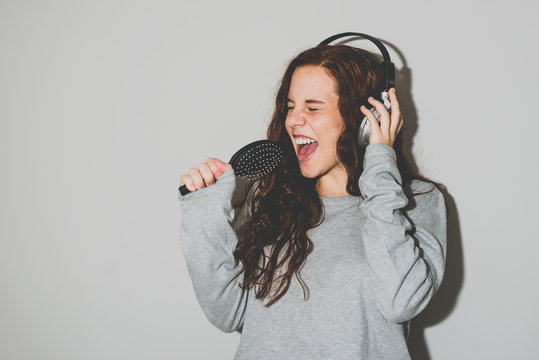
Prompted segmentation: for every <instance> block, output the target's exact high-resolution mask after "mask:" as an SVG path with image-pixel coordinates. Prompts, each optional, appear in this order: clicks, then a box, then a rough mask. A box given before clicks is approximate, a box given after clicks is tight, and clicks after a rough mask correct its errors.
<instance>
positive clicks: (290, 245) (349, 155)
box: [234, 45, 422, 307]
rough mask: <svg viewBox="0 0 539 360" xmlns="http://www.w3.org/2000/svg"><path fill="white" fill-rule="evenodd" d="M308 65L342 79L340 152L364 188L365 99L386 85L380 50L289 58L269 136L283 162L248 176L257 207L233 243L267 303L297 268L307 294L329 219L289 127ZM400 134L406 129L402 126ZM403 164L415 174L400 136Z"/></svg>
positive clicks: (352, 181)
mask: <svg viewBox="0 0 539 360" xmlns="http://www.w3.org/2000/svg"><path fill="white" fill-rule="evenodd" d="M302 66H319V67H322V68H324V69H325V71H326V72H327V74H329V75H330V76H331V77H332V78H333V79H334V81H335V84H336V91H337V95H338V96H339V104H338V106H339V111H340V114H341V117H342V119H343V122H344V129H343V132H342V134H341V135H340V137H339V139H338V141H337V155H338V157H339V160H340V162H341V163H342V164H343V165H344V166H345V168H346V171H347V175H348V182H347V186H346V191H347V192H348V193H349V194H350V195H353V196H362V194H361V192H360V189H359V184H358V182H359V177H360V176H361V173H362V171H363V158H364V155H365V149H364V148H361V147H359V146H358V145H357V142H356V136H357V133H358V129H359V125H360V122H361V119H362V118H363V116H364V115H363V113H362V112H361V111H360V107H361V105H365V106H367V108H370V106H369V104H368V102H367V99H368V97H369V96H378V95H379V94H380V92H381V91H382V90H383V85H384V84H383V80H384V79H383V77H384V74H383V71H382V68H381V66H380V63H379V62H378V61H377V60H376V58H375V57H374V56H373V55H372V54H370V53H368V52H366V51H364V50H360V49H357V48H353V47H349V46H345V45H337V46H329V45H322V46H317V47H314V48H311V49H308V50H305V51H303V52H302V53H300V54H299V55H298V56H296V57H295V58H294V59H292V61H291V62H290V63H289V65H288V67H287V69H286V71H285V73H284V75H283V78H282V81H281V84H280V87H279V90H278V93H277V98H276V101H275V110H274V113H273V116H272V119H271V122H270V124H269V126H268V131H267V137H268V139H270V140H273V141H276V142H278V143H279V144H280V145H281V146H282V148H283V149H284V156H283V160H282V163H281V165H280V166H279V167H278V168H277V169H276V170H275V171H274V172H273V173H272V174H270V175H268V176H266V177H264V178H262V179H259V180H257V181H254V182H248V184H247V189H248V190H247V192H248V194H249V195H248V197H247V202H248V203H247V205H248V207H249V209H250V214H249V216H248V217H247V219H246V221H245V223H244V225H243V227H242V229H241V230H240V233H239V240H238V244H237V246H236V249H235V251H234V257H235V259H236V261H239V262H241V263H242V265H243V280H242V281H241V282H240V287H241V288H242V289H251V288H254V291H255V295H256V298H257V299H259V300H264V299H266V298H269V299H268V301H267V303H266V306H268V307H269V306H271V305H273V304H274V303H275V302H277V301H278V300H279V299H280V298H281V297H283V296H284V294H285V293H286V292H287V291H288V289H289V287H290V283H291V280H292V276H295V277H296V279H297V280H298V282H299V283H300V284H301V287H302V289H303V293H304V298H305V299H306V300H307V299H308V287H307V286H306V284H305V283H304V282H303V280H302V279H301V275H300V273H301V269H302V267H303V265H304V264H305V260H306V259H307V256H308V255H309V254H310V253H311V252H312V250H313V243H312V241H311V240H310V239H309V237H308V236H307V232H308V230H310V229H312V228H314V227H316V226H318V225H319V224H320V223H321V222H322V221H323V216H324V215H323V214H324V211H323V206H322V202H321V200H320V197H319V195H318V194H317V192H316V190H315V186H316V181H317V179H316V178H315V179H309V178H305V177H303V176H302V174H301V171H300V168H299V163H298V159H297V156H296V153H295V150H294V146H293V144H292V141H291V139H290V136H289V135H288V133H287V131H286V129H285V120H286V115H287V113H288V108H287V98H288V91H289V88H290V83H291V80H292V75H293V73H294V71H295V70H296V69H297V68H299V67H302ZM399 135H400V133H399ZM394 148H395V152H396V154H397V165H398V168H399V171H400V173H401V176H402V180H403V183H404V182H406V181H408V180H411V179H412V178H422V177H421V176H419V175H418V174H412V169H413V168H412V167H411V165H410V164H409V163H408V161H407V160H406V158H405V157H404V155H403V152H402V140H401V136H397V138H396V140H395V144H394Z"/></svg>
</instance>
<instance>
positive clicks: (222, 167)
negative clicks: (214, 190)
mask: <svg viewBox="0 0 539 360" xmlns="http://www.w3.org/2000/svg"><path fill="white" fill-rule="evenodd" d="M213 160H214V163H215V166H216V167H217V169H218V170H219V172H220V173H221V174H224V173H225V172H227V171H228V170H230V169H232V165H230V164H227V163H225V162H222V161H221V160H219V159H213Z"/></svg>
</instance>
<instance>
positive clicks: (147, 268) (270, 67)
mask: <svg viewBox="0 0 539 360" xmlns="http://www.w3.org/2000/svg"><path fill="white" fill-rule="evenodd" d="M537 4H538V3H537V2H536V1H532V0H528V1H518V0H517V1H490V2H483V1H478V0H467V1H462V0H454V1H444V2H435V1H419V0H409V1H384V2H381V1H369V2H368V1H314V0H311V1H295V2H293V1H272V2H258V1H211V2H208V1H198V2H195V1H160V0H153V1H116V0H108V1H103V0H98V1H96V0H93V1H58V0H49V1H29V0H18V1H8V0H1V1H0V119H1V123H0V152H1V153H0V166H1V176H0V196H1V201H0V216H1V217H0V219H1V223H0V237H1V238H0V358H1V359H6V360H12V359H13V360H15V359H55V360H60V359H80V360H82V359H231V358H232V357H233V355H234V353H235V350H236V347H237V344H238V342H239V339H240V336H239V334H237V333H233V334H225V333H222V332H220V331H219V330H217V329H216V328H214V327H213V326H212V325H211V324H210V323H209V322H208V321H207V320H206V318H205V317H204V315H203V313H202V311H201V309H200V308H199V306H198V304H197V302H196V299H195V295H194V291H193V289H192V285H191V280H190V278H189V276H188V274H187V270H186V267H185V263H184V258H183V255H182V253H181V248H180V244H179V225H180V219H181V214H180V209H179V202H178V199H177V187H178V183H179V177H180V175H181V174H182V173H184V172H186V171H187V170H188V169H189V168H190V167H192V166H198V164H199V163H200V162H201V161H203V160H205V159H206V158H207V157H209V156H215V157H219V158H222V159H223V160H227V159H229V158H230V156H231V155H232V154H233V153H234V151H235V150H236V149H238V148H239V147H241V146H243V145H245V144H247V143H248V142H250V141H253V140H257V139H260V138H264V137H265V131H266V126H267V124H268V121H269V118H270V116H271V113H272V108H273V102H274V98H275V92H276V89H277V86H278V82H279V79H280V77H281V75H282V73H283V71H284V69H285V67H286V65H287V63H288V61H289V60H290V59H291V58H292V57H294V56H295V55H296V54H297V53H298V52H300V51H302V50H304V49H306V48H308V47H311V46H315V45H316V44H317V43H318V42H319V41H321V40H322V39H324V38H326V37H328V36H330V35H333V34H335V33H338V32H342V31H358V32H365V33H369V34H371V35H374V36H376V37H378V38H380V39H382V40H384V41H385V42H386V44H387V46H388V47H389V49H390V53H391V55H392V58H393V60H394V62H395V64H396V66H397V69H398V72H399V78H398V83H397V92H398V95H399V99H401V100H402V103H403V108H404V119H405V129H404V136H405V139H406V141H407V143H408V145H409V146H410V149H411V152H412V153H413V155H414V157H415V161H416V163H417V165H418V166H419V168H420V169H421V170H422V172H423V174H424V175H426V176H428V177H430V178H431V179H433V180H435V181H438V182H441V183H443V184H444V185H445V186H446V189H447V194H446V195H447V200H448V206H449V209H450V215H449V226H450V228H449V240H448V242H449V243H448V267H447V272H446V275H445V278H444V283H443V285H442V288H441V289H440V290H439V292H438V293H437V294H436V296H435V298H434V299H433V301H432V303H431V304H430V305H429V307H428V308H427V310H426V311H425V312H424V313H422V314H421V315H420V316H419V317H418V318H416V319H414V321H413V322H412V335H411V339H410V347H411V352H412V354H413V355H414V356H413V358H414V359H420V360H427V359H435V360H443V359H489V360H494V359H521V360H524V359H537V356H538V355H537V350H536V348H537V347H536V343H537V339H538V336H539V325H538V323H539V310H538V309H537V304H539V289H538V285H537V284H538V281H537V277H538V275H539V271H538V270H537V262H536V258H537V254H538V251H539V244H538V241H537V240H538V236H537V229H538V226H537V224H538V220H537V215H538V214H537V210H536V209H537V202H538V201H539V194H538V185H539V169H538V164H539V162H538V161H537V159H536V157H537V154H538V152H537V149H536V145H535V144H536V138H537V131H538V130H539V126H538V125H537V124H538V120H539V119H538V116H537V113H538V103H539V101H538V100H537V98H538V97H539V91H538V90H537V80H538V78H539V77H538V68H537V57H538V55H539V49H538V45H537V44H538V42H537V33H538V31H539V26H538V25H537V21H536V16H537V14H538V10H539V5H537ZM356 45H357V46H365V47H366V48H369V44H368V43H367V42H365V41H358V42H357V43H356ZM283 326H285V324H283ZM351 341H353V339H351Z"/></svg>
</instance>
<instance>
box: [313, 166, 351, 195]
mask: <svg viewBox="0 0 539 360" xmlns="http://www.w3.org/2000/svg"><path fill="white" fill-rule="evenodd" d="M341 166H342V165H341ZM347 185H348V173H347V172H346V169H345V168H344V166H342V167H339V168H338V171H332V172H330V173H327V174H325V175H323V176H322V177H320V178H319V179H318V181H317V182H316V192H317V193H318V195H319V196H323V197H341V196H349V195H350V194H349V193H348V192H347V191H346V186H347Z"/></svg>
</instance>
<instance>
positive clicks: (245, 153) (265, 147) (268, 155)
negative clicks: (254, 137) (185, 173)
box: [179, 140, 283, 195]
mask: <svg viewBox="0 0 539 360" xmlns="http://www.w3.org/2000/svg"><path fill="white" fill-rule="evenodd" d="M282 158H283V149H282V148H281V145H279V144H278V143H276V142H275V141H271V140H258V141H255V142H252V143H250V144H248V145H245V146H244V147H242V148H241V149H239V150H238V151H237V152H236V153H235V154H234V155H233V156H232V159H230V161H229V162H228V163H229V164H230V165H232V169H234V173H235V174H236V175H238V176H241V177H244V178H247V179H249V180H256V179H260V178H261V177H264V176H266V175H268V174H270V173H271V172H272V171H273V170H275V168H277V166H279V164H280V162H281V159H282ZM179 190H180V194H182V195H186V194H188V193H190V192H191V191H189V189H188V188H187V187H186V186H185V185H182V186H180V188H179Z"/></svg>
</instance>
